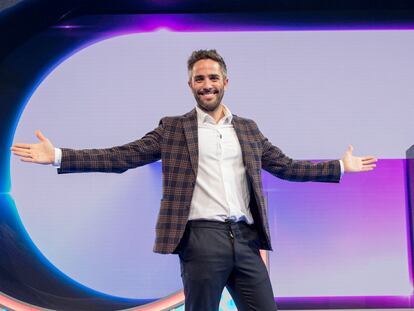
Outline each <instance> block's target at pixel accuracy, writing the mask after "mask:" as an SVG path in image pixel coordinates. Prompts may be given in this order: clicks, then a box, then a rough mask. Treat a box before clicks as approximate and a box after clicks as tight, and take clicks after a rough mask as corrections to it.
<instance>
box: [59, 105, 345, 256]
mask: <svg viewBox="0 0 414 311" xmlns="http://www.w3.org/2000/svg"><path fill="white" fill-rule="evenodd" d="M232 123H233V126H234V129H235V131H236V133H237V137H238V139H239V142H240V145H241V150H242V155H243V161H244V164H245V167H246V172H247V178H248V180H249V182H250V184H251V189H252V190H251V191H252V193H251V198H252V199H251V203H250V209H251V212H252V215H253V218H254V221H255V224H256V227H257V229H258V232H259V235H260V237H261V248H262V249H267V250H271V242H270V233H269V226H268V220H267V209H266V205H265V199H264V195H263V190H262V177H261V171H262V169H265V170H266V171H268V172H269V173H271V174H273V175H275V176H277V177H279V178H283V179H287V180H292V181H323V182H339V179H340V175H341V172H340V164H339V161H337V160H335V161H327V162H320V163H312V162H308V161H294V160H292V159H290V158H289V157H287V156H286V155H284V154H283V153H282V151H281V150H280V149H279V148H277V147H275V146H273V145H272V144H271V143H270V142H269V141H268V140H267V139H266V138H265V137H264V136H263V134H262V133H261V132H260V131H259V129H258V127H257V125H256V123H255V122H254V121H252V120H249V119H244V118H240V117H238V116H236V115H234V116H233V121H232ZM160 159H161V160H162V175H163V177H162V180H163V197H162V200H161V207H160V210H159V214H158V220H157V225H156V240H155V245H154V252H157V253H163V254H168V253H174V252H175V250H176V248H177V245H178V244H179V242H180V240H181V237H182V236H183V233H184V230H185V227H186V224H187V220H188V215H189V211H190V204H191V199H192V196H193V190H194V185H195V181H196V177H197V167H198V127H197V113H196V110H195V109H193V110H192V111H190V112H189V113H186V114H185V115H182V116H176V117H165V118H163V119H161V121H160V123H159V125H158V127H157V128H156V129H155V130H153V131H151V132H149V133H147V134H146V135H145V136H144V137H142V138H141V139H139V140H136V141H134V142H131V143H129V144H126V145H122V146H118V147H113V148H107V149H87V150H73V149H66V148H63V149H62V162H61V166H60V168H59V169H58V173H59V174H63V173H75V172H114V173H122V172H124V171H126V170H128V169H131V168H135V167H138V166H142V165H145V164H148V163H151V162H155V161H157V160H160Z"/></svg>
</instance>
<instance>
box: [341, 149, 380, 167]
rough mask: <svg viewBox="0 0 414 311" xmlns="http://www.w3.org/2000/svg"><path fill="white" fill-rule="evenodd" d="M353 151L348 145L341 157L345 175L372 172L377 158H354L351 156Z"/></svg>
mask: <svg viewBox="0 0 414 311" xmlns="http://www.w3.org/2000/svg"><path fill="white" fill-rule="evenodd" d="M353 150H354V147H352V145H349V146H348V149H347V150H346V152H345V154H344V156H343V157H342V162H343V163H344V170H345V173H350V172H354V173H356V172H366V171H372V170H373V169H374V168H375V167H376V166H377V165H376V164H375V162H377V161H378V160H377V158H375V157H372V156H368V157H356V156H354V155H352V151H353Z"/></svg>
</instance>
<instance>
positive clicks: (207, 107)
mask: <svg viewBox="0 0 414 311" xmlns="http://www.w3.org/2000/svg"><path fill="white" fill-rule="evenodd" d="M212 92H213V93H214V94H216V99H215V100H212V101H206V100H203V99H202V98H201V96H202V95H203V93H202V92H196V91H193V94H194V98H195V100H196V102H197V106H198V107H199V108H200V109H201V110H203V111H204V112H212V111H215V110H217V108H218V107H219V106H220V104H221V100H222V99H223V96H224V89H220V90H217V89H215V90H213V91H212Z"/></svg>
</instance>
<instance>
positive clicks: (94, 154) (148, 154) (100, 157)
mask: <svg viewBox="0 0 414 311" xmlns="http://www.w3.org/2000/svg"><path fill="white" fill-rule="evenodd" d="M163 136H164V125H163V120H161V121H160V123H159V126H158V127H157V128H156V129H155V130H153V131H151V132H149V133H147V134H146V135H145V136H144V137H142V138H141V139H138V140H136V141H133V142H131V143H128V144H125V145H122V146H117V147H112V148H106V149H83V150H74V149H68V148H62V162H61V165H60V168H58V170H57V171H58V174H65V173H82V172H105V173H123V172H125V171H126V170H128V169H131V168H135V167H138V166H142V165H145V164H148V163H152V162H155V161H158V160H159V159H161V142H162V137H163Z"/></svg>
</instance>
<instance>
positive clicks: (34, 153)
mask: <svg viewBox="0 0 414 311" xmlns="http://www.w3.org/2000/svg"><path fill="white" fill-rule="evenodd" d="M35 135H36V137H37V138H38V139H39V141H40V142H39V143H37V144H14V145H13V146H12V147H11V151H12V152H13V154H15V155H17V156H19V157H20V160H21V161H24V162H32V163H38V164H53V163H54V161H55V147H54V146H53V145H52V143H51V142H50V141H49V139H47V138H46V137H44V136H43V134H42V133H41V132H40V131H36V132H35Z"/></svg>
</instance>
